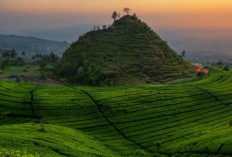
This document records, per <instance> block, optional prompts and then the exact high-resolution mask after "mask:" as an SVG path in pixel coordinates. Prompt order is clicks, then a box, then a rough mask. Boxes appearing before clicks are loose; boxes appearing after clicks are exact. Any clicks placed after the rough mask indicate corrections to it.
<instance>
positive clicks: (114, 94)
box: [0, 68, 232, 157]
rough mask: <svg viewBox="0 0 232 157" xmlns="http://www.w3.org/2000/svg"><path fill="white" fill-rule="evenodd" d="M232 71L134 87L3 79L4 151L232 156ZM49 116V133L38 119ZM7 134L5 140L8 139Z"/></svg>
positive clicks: (1, 146) (0, 122) (159, 156)
mask: <svg viewBox="0 0 232 157" xmlns="http://www.w3.org/2000/svg"><path fill="white" fill-rule="evenodd" d="M231 95H232V72H231V71H223V70H221V69H220V68H215V69H210V73H209V75H208V76H205V77H204V78H203V79H201V80H193V81H189V82H181V83H174V84H169V85H143V86H134V87H68V86H42V85H29V84H17V83H12V82H4V81H1V82H0V112H1V116H0V117H1V118H0V130H1V131H0V139H1V140H0V152H1V150H4V149H7V150H14V151H15V150H19V151H22V152H24V151H26V152H28V154H33V155H36V154H37V155H41V156H74V157H78V156H80V157H83V156H112V157H113V156H123V157H128V156H131V157H137V156H138V157H140V156H141V157H150V156H153V157H155V156H156V157H229V156H232V151H231V145H232V141H231V138H232V128H231V120H232V105H231V104H232V99H231ZM41 117H42V118H43V119H45V122H46V124H45V132H41V131H40V124H38V118H41ZM2 139H3V140H2Z"/></svg>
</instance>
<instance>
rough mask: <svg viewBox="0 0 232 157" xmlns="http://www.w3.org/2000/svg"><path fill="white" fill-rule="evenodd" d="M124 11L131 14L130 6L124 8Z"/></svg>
mask: <svg viewBox="0 0 232 157" xmlns="http://www.w3.org/2000/svg"><path fill="white" fill-rule="evenodd" d="M123 11H124V12H125V13H126V14H127V15H130V11H131V10H130V8H124V9H123Z"/></svg>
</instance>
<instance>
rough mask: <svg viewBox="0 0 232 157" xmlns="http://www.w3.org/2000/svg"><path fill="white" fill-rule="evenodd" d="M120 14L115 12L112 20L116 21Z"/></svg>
mask: <svg viewBox="0 0 232 157" xmlns="http://www.w3.org/2000/svg"><path fill="white" fill-rule="evenodd" d="M117 16H118V13H117V12H116V11H114V12H113V14H112V16H111V17H112V18H113V19H114V21H115V20H116V19H117Z"/></svg>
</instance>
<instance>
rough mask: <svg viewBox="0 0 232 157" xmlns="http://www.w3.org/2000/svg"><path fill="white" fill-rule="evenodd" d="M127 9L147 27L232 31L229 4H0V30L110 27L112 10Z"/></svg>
mask: <svg viewBox="0 0 232 157" xmlns="http://www.w3.org/2000/svg"><path fill="white" fill-rule="evenodd" d="M124 7H129V8H130V9H131V13H132V14H133V13H134V12H136V14H137V15H138V16H139V17H140V18H141V19H142V20H143V21H145V22H147V23H148V24H149V25H150V26H155V27H173V28H201V27H203V28H205V27H213V28H215V27H218V28H231V26H232V21H231V20H230V19H231V17H232V14H231V13H232V10H231V7H232V2H231V1H230V0H221V1H217V0H202V1H196V0H188V1H183V0H172V1H170V0H162V1H161V0H154V1H151V0H144V1H139V0H127V1H125V0H118V1H112V0H107V1H106V0H95V1H91V0H85V1H84V0H59V1H57V0H49V1H48V0H33V1H30V0H7V1H6V0H0V21H1V22H0V28H1V30H4V29H5V30H9V31H10V30H16V29H18V30H24V29H39V28H46V29H49V28H54V27H67V26H72V25H84V24H93V25H94V24H110V23H112V21H113V20H112V19H111V17H110V16H111V14H112V12H113V11H114V10H116V11H118V12H121V14H122V15H123V11H122V9H123V8H124Z"/></svg>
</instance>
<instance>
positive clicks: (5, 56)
mask: <svg viewBox="0 0 232 157" xmlns="http://www.w3.org/2000/svg"><path fill="white" fill-rule="evenodd" d="M2 58H6V59H9V58H10V51H5V52H3V53H2Z"/></svg>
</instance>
